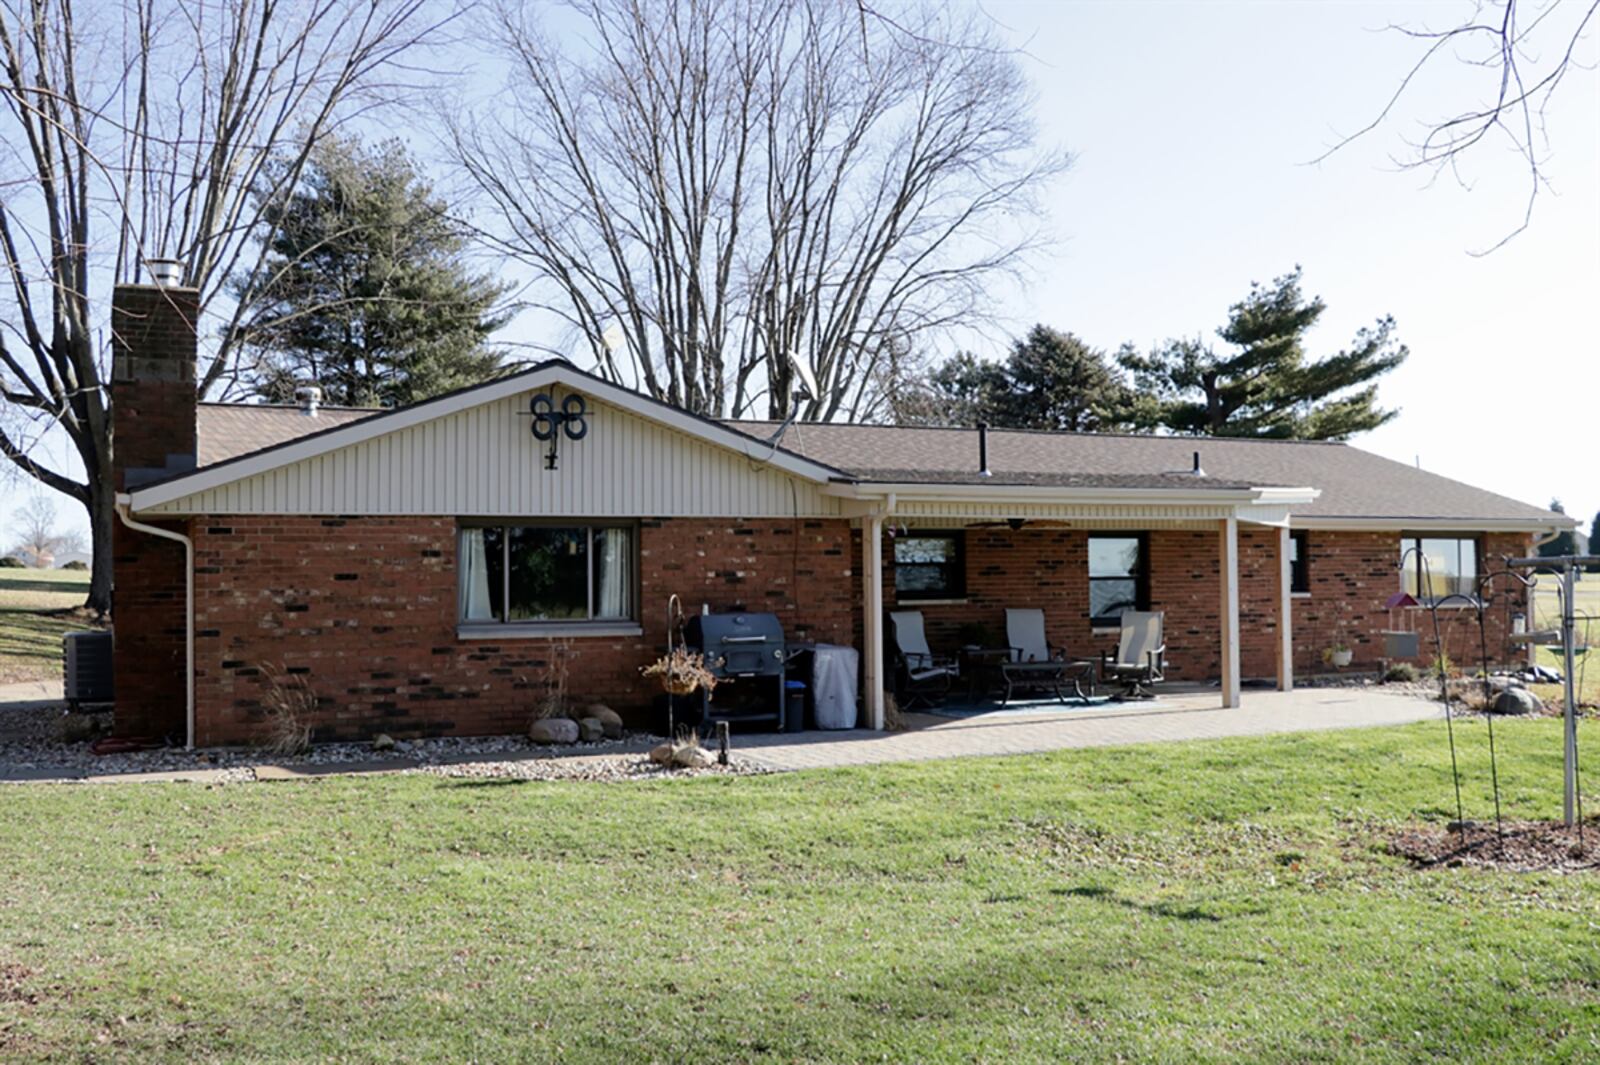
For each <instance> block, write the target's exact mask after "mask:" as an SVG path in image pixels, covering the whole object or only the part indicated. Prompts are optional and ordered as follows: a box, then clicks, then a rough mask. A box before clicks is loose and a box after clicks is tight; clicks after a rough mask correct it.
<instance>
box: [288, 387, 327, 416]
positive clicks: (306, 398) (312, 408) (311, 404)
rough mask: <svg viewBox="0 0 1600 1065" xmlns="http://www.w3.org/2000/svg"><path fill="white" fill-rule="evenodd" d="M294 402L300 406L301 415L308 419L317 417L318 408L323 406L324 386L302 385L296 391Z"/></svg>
mask: <svg viewBox="0 0 1600 1065" xmlns="http://www.w3.org/2000/svg"><path fill="white" fill-rule="evenodd" d="M294 401H295V402H296V403H298V404H300V413H301V414H304V415H305V416H306V417H308V418H315V417H316V416H317V408H318V407H320V406H322V386H320V385H316V384H309V385H301V386H300V387H299V388H297V389H295V390H294Z"/></svg>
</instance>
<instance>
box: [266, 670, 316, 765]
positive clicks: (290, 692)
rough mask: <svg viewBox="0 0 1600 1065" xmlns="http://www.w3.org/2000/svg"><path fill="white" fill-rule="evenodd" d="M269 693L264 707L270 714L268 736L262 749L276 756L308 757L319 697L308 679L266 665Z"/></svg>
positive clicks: (268, 715) (267, 692) (267, 689)
mask: <svg viewBox="0 0 1600 1065" xmlns="http://www.w3.org/2000/svg"><path fill="white" fill-rule="evenodd" d="M261 675H262V677H264V678H265V679H266V690H265V691H264V692H263V693H262V696H261V705H262V706H263V707H264V708H265V709H266V712H267V734H266V737H265V739H264V740H263V741H262V744H261V746H263V747H265V748H266V749H267V750H268V751H270V752H271V753H273V754H304V753H305V752H306V751H308V750H310V749H311V721H312V717H313V715H314V714H315V713H316V710H317V696H316V694H315V693H314V692H312V690H311V686H310V685H308V684H307V683H306V680H305V678H304V677H302V676H299V675H290V674H285V673H284V672H283V671H282V670H280V669H276V668H274V667H272V666H262V667H261Z"/></svg>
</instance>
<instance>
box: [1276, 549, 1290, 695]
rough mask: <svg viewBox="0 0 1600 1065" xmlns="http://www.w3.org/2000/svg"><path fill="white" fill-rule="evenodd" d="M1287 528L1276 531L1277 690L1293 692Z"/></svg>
mask: <svg viewBox="0 0 1600 1065" xmlns="http://www.w3.org/2000/svg"><path fill="white" fill-rule="evenodd" d="M1289 542H1290V535H1289V527H1288V526H1287V525H1284V526H1282V527H1280V528H1279V529H1278V690H1279V691H1281V692H1289V691H1294V566H1293V565H1291V564H1290V562H1289V550H1290V543H1289Z"/></svg>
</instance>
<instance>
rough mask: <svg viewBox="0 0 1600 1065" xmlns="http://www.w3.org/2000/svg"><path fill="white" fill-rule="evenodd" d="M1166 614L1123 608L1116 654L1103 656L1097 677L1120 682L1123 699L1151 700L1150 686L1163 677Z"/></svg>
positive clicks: (1165, 666) (1152, 695) (1164, 676)
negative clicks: (1113, 656) (1114, 655)
mask: <svg viewBox="0 0 1600 1065" xmlns="http://www.w3.org/2000/svg"><path fill="white" fill-rule="evenodd" d="M1165 619H1166V615H1164V614H1162V613H1161V612H1160V611H1159V610H1124V611H1123V612H1122V632H1121V635H1120V636H1119V638H1118V640H1117V656H1116V657H1115V658H1112V657H1111V656H1110V655H1109V654H1107V655H1103V656H1102V658H1101V662H1100V679H1101V680H1103V681H1117V682H1118V683H1120V684H1122V685H1123V691H1122V697H1123V698H1124V699H1153V698H1155V694H1156V693H1155V692H1153V691H1151V690H1150V687H1149V686H1150V685H1152V684H1156V683H1159V682H1160V681H1162V680H1165V679H1166V672H1167V662H1166V655H1167V642H1166V638H1165V636H1164V635H1163V631H1162V630H1163V629H1164V628H1165Z"/></svg>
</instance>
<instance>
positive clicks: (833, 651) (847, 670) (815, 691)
mask: <svg viewBox="0 0 1600 1065" xmlns="http://www.w3.org/2000/svg"><path fill="white" fill-rule="evenodd" d="M811 661H812V665H811V699H812V702H811V706H812V711H811V712H812V714H813V715H814V716H815V717H816V720H817V727H818V728H826V729H840V728H855V727H856V669H857V664H858V662H859V661H860V656H859V655H858V654H857V653H856V649H855V648H854V647H842V646H840V645H839V644H833V643H819V644H817V651H816V654H815V655H813V656H812V660H811Z"/></svg>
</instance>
